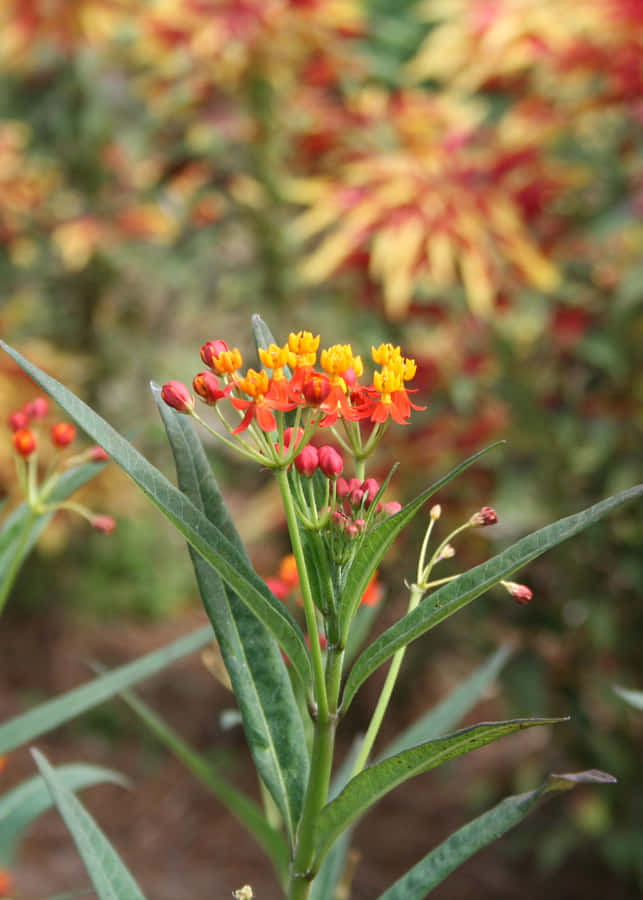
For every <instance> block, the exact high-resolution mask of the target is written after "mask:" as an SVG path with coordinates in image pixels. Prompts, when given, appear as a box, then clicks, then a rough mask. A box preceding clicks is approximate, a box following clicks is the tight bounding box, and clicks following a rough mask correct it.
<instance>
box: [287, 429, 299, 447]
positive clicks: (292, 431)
mask: <svg viewBox="0 0 643 900" xmlns="http://www.w3.org/2000/svg"><path fill="white" fill-rule="evenodd" d="M303 436H304V429H303V428H298V429H297V434H295V429H294V428H286V430H285V431H284V447H290V445H291V443H292V441H293V438H294V440H295V447H296V446H297V444H298V443H299V442H300V441H301V439H302V437H303Z"/></svg>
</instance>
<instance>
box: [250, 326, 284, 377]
mask: <svg viewBox="0 0 643 900" xmlns="http://www.w3.org/2000/svg"><path fill="white" fill-rule="evenodd" d="M251 327H252V336H253V338H254V341H255V347H256V348H257V350H258V349H259V347H261V348H262V349H263V350H267V349H268V347H269V346H270V345H271V344H276V345H277V346H281V345H280V344H279V341H276V340H275V338H274V336H273V333H272V331H271V330H270V328H268V326H267V325H266V323H265V322H264V320H263V319H262V318H261V316H260V315H258V314H257V313H255V314H254V316H253V317H252V319H251ZM283 372H284V375H285V376H286V378H290V376H291V374H292V373H291V371H290V369H289V367H288V366H284V367H283Z"/></svg>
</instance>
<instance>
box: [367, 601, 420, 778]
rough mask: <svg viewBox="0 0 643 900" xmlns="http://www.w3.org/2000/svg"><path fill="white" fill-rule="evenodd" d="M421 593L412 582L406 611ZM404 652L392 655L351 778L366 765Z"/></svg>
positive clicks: (402, 649)
mask: <svg viewBox="0 0 643 900" xmlns="http://www.w3.org/2000/svg"><path fill="white" fill-rule="evenodd" d="M422 593H423V591H422V589H421V588H420V587H418V585H416V584H414V585H413V587H412V588H411V598H410V600H409V608H408V612H413V610H414V609H415V607H416V606H417V605H418V603H419V602H420V600H421V599H422ZM405 653H406V647H400V649H399V650H397V651H396V653H395V654H394V655H393V659H392V661H391V665H390V667H389V670H388V672H387V673H386V680H385V681H384V686H383V688H382V691H381V693H380V696H379V698H378V700H377V706H376V707H375V711H374V713H373V716H372V718H371V721H370V724H369V726H368V729H367V731H366V734H365V736H364V740H363V741H362V746H361V747H360V750H359V754H358V757H357V759H356V760H355V765H354V767H353V772H352V775H351V777H352V778H354V777H355V775H359V773H360V772H361V771H362V769H363V768H364V766H365V765H366V763H367V761H368V758H369V756H370V755H371V750H372V749H373V744H374V743H375V739H376V737H377V734H378V732H379V730H380V727H381V725H382V721H383V720H384V715H385V713H386V710H387V707H388V704H389V701H390V699H391V695H392V693H393V688H394V687H395V682H396V681H397V676H398V674H399V672H400V666H401V665H402V660H403V659H404V654H405Z"/></svg>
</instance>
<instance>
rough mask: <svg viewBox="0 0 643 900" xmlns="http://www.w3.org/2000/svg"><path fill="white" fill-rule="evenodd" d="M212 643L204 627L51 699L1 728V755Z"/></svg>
mask: <svg viewBox="0 0 643 900" xmlns="http://www.w3.org/2000/svg"><path fill="white" fill-rule="evenodd" d="M211 640H212V628H211V627H210V625H207V626H206V627H205V628H199V629H198V630H197V631H193V632H192V633H191V634H188V635H186V636H185V637H182V638H179V639H178V640H176V641H172V643H171V644H168V645H167V646H165V647H162V648H161V649H160V650H154V651H153V652H152V653H147V654H145V656H141V657H139V659H136V660H134V662H131V663H126V664H125V665H124V666H119V667H118V668H117V669H113V670H112V671H111V672H108V673H107V674H106V675H101V676H99V677H98V678H94V679H93V680H92V681H90V682H88V683H87V684H83V685H81V686H80V687H77V688H73V689H72V690H71V691H67V692H66V693H65V694H61V695H60V696H59V697H55V698H54V699H53V700H48V701H46V702H45V703H40V704H39V705H38V706H35V707H33V709H30V710H28V711H27V712H25V713H21V714H20V715H19V716H14V718H13V719H9V721H8V722H5V723H4V724H2V725H0V753H7V752H8V751H9V750H14V749H15V748H16V747H20V746H22V744H25V743H26V742H27V741H31V740H33V738H35V737H38V736H39V735H41V734H46V732H48V731H51V730H52V729H54V728H57V727H58V725H62V724H63V722H68V721H69V720H70V719H73V718H75V717H76V716H78V715H80V714H81V713H83V712H86V711H87V710H88V709H92V707H94V706H97V705H98V704H99V703H102V702H103V701H104V700H107V699H109V698H110V697H113V696H114V695H115V694H119V693H120V692H121V691H124V690H126V689H127V688H128V687H132V685H135V684H137V683H138V682H139V681H143V679H145V678H149V677H150V675H154V674H155V673H156V672H160V671H161V670H162V669H165V668H166V667H167V666H169V665H170V664H171V663H173V662H174V661H175V660H177V659H181V657H183V656H187V654H188V653H193V652H194V651H195V650H199V649H200V648H201V647H204V646H205V645H206V644H208V643H209V642H210V641H211Z"/></svg>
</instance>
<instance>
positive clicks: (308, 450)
mask: <svg viewBox="0 0 643 900" xmlns="http://www.w3.org/2000/svg"><path fill="white" fill-rule="evenodd" d="M318 465H319V454H318V452H317V447H313V445H312V444H306V446H305V447H304V449H303V450H302V451H301V453H299V454H298V455H297V456H296V457H295V468H296V469H297V471H298V472H299V473H300V475H307V476H308V477H309V478H310V476H311V475H312V474H313V472H314V471H315V469H316V468H317V466H318Z"/></svg>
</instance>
